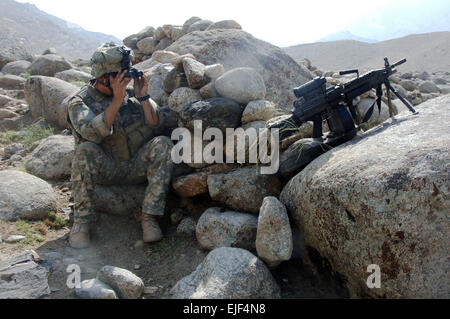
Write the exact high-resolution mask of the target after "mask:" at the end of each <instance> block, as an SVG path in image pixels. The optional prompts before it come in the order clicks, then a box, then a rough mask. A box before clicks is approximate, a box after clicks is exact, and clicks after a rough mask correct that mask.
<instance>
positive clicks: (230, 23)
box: [206, 20, 242, 31]
mask: <svg viewBox="0 0 450 319" xmlns="http://www.w3.org/2000/svg"><path fill="white" fill-rule="evenodd" d="M217 29H238V30H242V27H241V25H240V24H239V23H237V22H236V21H234V20H222V21H218V22H215V23H213V24H211V25H210V26H209V27H208V28H207V29H206V30H207V31H209V30H217Z"/></svg>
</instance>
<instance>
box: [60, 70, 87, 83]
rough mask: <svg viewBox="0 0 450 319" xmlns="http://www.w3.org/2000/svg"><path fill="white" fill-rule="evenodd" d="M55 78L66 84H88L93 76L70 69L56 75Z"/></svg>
mask: <svg viewBox="0 0 450 319" xmlns="http://www.w3.org/2000/svg"><path fill="white" fill-rule="evenodd" d="M55 78H57V79H61V80H63V81H66V82H88V81H89V80H90V79H92V78H93V76H92V75H90V74H88V73H86V72H82V71H77V70H75V69H70V70H66V71H62V72H58V73H56V74H55Z"/></svg>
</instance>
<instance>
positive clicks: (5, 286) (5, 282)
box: [0, 250, 50, 299]
mask: <svg viewBox="0 0 450 319" xmlns="http://www.w3.org/2000/svg"><path fill="white" fill-rule="evenodd" d="M49 294H50V287H49V286H48V269H47V268H46V267H44V264H43V263H42V262H41V259H40V257H39V255H38V254H37V253H36V252H35V251H33V250H29V251H26V252H25V253H23V254H21V255H19V256H15V257H13V258H11V259H9V260H5V261H0V299H39V298H42V297H45V296H48V295H49Z"/></svg>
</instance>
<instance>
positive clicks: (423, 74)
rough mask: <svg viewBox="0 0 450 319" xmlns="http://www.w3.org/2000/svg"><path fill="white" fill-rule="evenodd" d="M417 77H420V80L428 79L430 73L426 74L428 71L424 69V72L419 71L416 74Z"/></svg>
mask: <svg viewBox="0 0 450 319" xmlns="http://www.w3.org/2000/svg"><path fill="white" fill-rule="evenodd" d="M417 78H418V79H421V80H423V81H428V80H429V79H430V74H428V72H426V71H424V72H422V73H419V74H418V75H417Z"/></svg>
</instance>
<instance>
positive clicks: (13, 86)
mask: <svg viewBox="0 0 450 319" xmlns="http://www.w3.org/2000/svg"><path fill="white" fill-rule="evenodd" d="M24 84H25V79H24V78H22V77H20V76H18V75H12V74H5V75H0V88H2V89H6V90H23V86H24Z"/></svg>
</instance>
